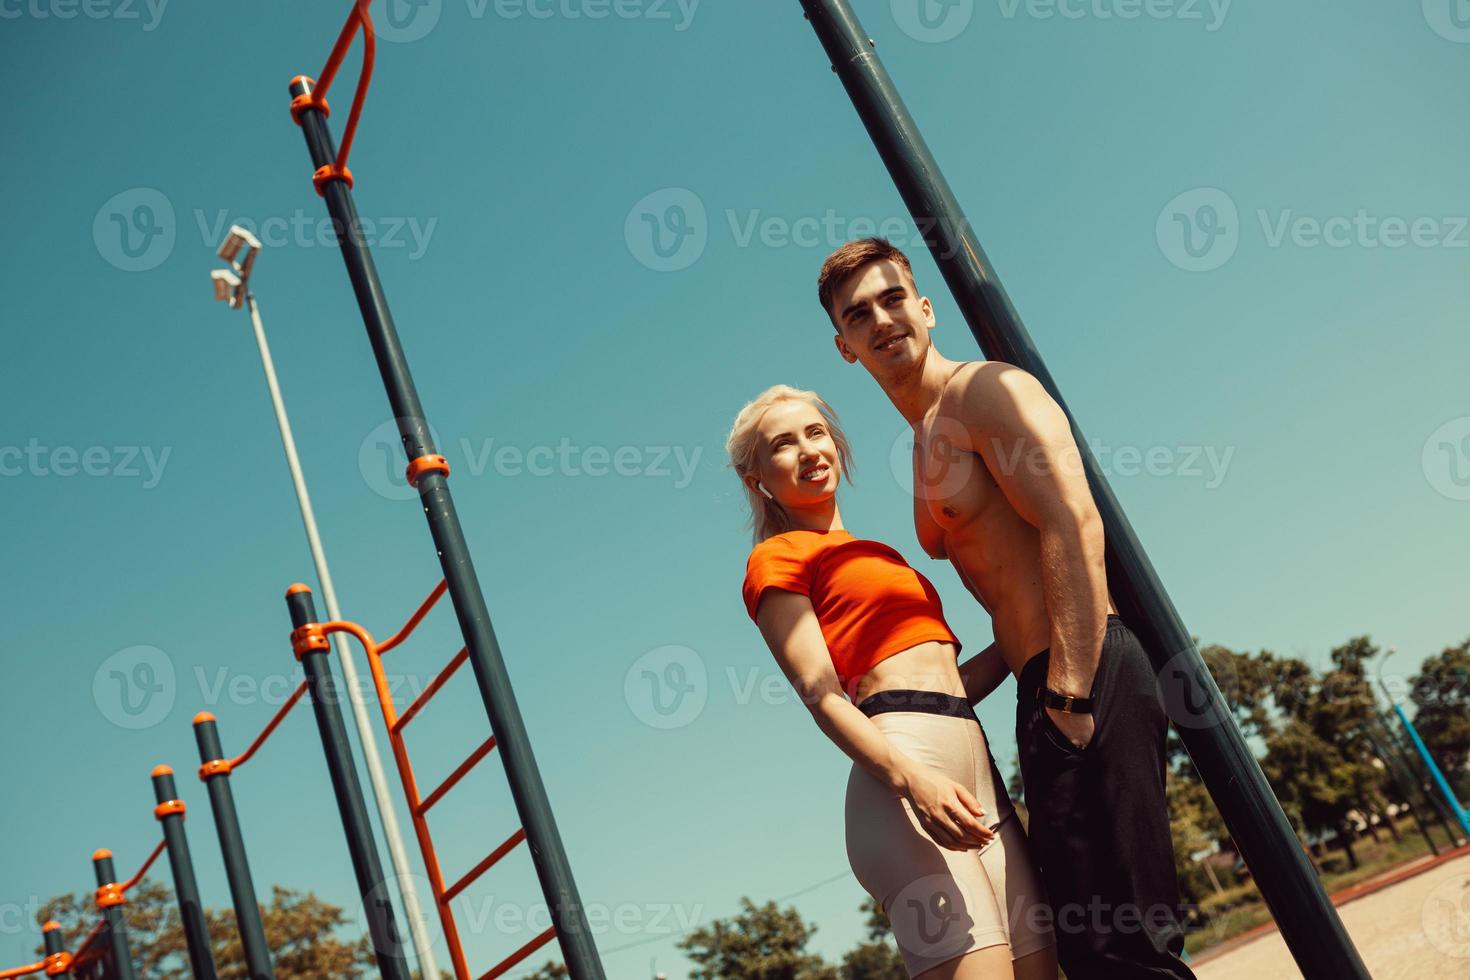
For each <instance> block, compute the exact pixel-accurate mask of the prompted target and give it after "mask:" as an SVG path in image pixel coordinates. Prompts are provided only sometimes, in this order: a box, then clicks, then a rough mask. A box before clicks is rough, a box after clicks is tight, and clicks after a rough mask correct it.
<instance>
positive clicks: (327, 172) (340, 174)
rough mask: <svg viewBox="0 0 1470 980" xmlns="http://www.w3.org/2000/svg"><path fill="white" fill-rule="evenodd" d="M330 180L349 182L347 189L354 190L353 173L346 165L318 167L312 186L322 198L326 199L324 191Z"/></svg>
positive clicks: (331, 164) (312, 179) (334, 164)
mask: <svg viewBox="0 0 1470 980" xmlns="http://www.w3.org/2000/svg"><path fill="white" fill-rule="evenodd" d="M329 180H345V181H347V189H348V190H351V189H352V171H351V170H348V169H347V165H346V164H336V163H329V164H327V165H326V166H322V167H317V168H316V172H315V173H313V174H312V175H311V186H313V187H315V188H316V192H317V194H318V195H319V196H320V197H326V196H327V192H326V190H325V189H324V188H325V187H326V186H327V181H329Z"/></svg>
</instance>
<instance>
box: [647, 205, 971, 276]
mask: <svg viewBox="0 0 1470 980" xmlns="http://www.w3.org/2000/svg"><path fill="white" fill-rule="evenodd" d="M723 217H724V221H723V222H722V224H723V225H724V227H725V228H726V229H727V230H728V232H729V235H730V241H731V243H732V244H734V246H735V247H736V248H750V247H751V246H753V245H758V246H760V247H762V248H772V249H775V248H805V249H823V250H825V251H832V250H834V249H837V248H839V247H840V246H842V245H844V244H846V243H847V242H850V241H853V240H855V239H859V238H872V237H874V236H879V237H882V238H886V239H888V241H890V242H892V243H893V244H894V245H896V246H898V247H899V248H917V247H919V246H923V247H926V248H929V249H931V250H932V249H933V248H934V247H935V246H936V245H941V244H942V245H943V248H941V249H939V257H940V258H949V257H951V256H953V254H954V253H955V252H956V251H957V250H958V249H959V248H960V247H961V246H960V243H961V242H962V241H963V239H964V232H965V229H964V228H956V227H954V226H952V225H951V224H949V223H948V222H946V221H943V220H941V219H939V218H926V219H924V220H923V221H921V222H919V223H917V224H916V223H915V222H914V221H912V220H911V219H909V218H906V217H898V216H892V215H890V216H885V217H881V218H874V217H870V216H865V215H845V214H842V213H840V212H838V211H837V210H835V209H833V208H828V209H826V211H824V212H823V213H822V214H820V215H815V214H808V215H796V216H794V217H793V216H789V215H780V214H769V213H767V212H766V211H764V210H763V209H761V208H744V209H741V208H726V209H725V210H724V212H723ZM718 224H721V223H716V226H715V227H712V225H711V222H710V220H709V212H708V209H707V208H706V207H705V203H704V201H703V200H702V199H701V198H700V197H699V195H698V194H696V193H694V192H693V191H691V190H689V189H688V188H687V187H666V188H664V189H663V190H658V191H654V192H653V193H652V194H649V195H647V196H646V197H644V198H642V199H641V200H639V201H638V203H636V204H634V205H633V207H632V208H631V209H630V210H629V211H628V215H627V217H626V218H625V219H624V222H623V239H624V241H625V242H626V244H627V246H628V253H629V254H630V255H632V256H633V258H634V259H635V260H637V262H638V263H639V264H640V265H642V266H644V267H645V268H647V269H651V270H653V271H654V272H679V271H681V270H683V269H687V268H689V267H690V266H692V265H693V264H694V263H696V262H698V261H699V259H700V257H701V256H703V255H704V252H705V249H706V248H708V246H709V243H710V238H711V236H712V234H713V233H714V231H715V230H716V227H717V226H718Z"/></svg>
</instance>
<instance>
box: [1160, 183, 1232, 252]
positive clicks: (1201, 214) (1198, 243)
mask: <svg viewBox="0 0 1470 980" xmlns="http://www.w3.org/2000/svg"><path fill="white" fill-rule="evenodd" d="M1154 237H1155V239H1156V240H1157V241H1158V243H1159V251H1161V252H1163V253H1164V258H1166V259H1168V260H1169V261H1170V262H1172V263H1173V264H1174V265H1176V266H1178V267H1179V268H1181V269H1183V270H1185V271H1186V272H1209V271H1211V270H1213V269H1218V268H1220V266H1222V265H1224V264H1225V263H1226V262H1229V261H1230V257H1231V256H1233V255H1234V254H1235V249H1236V248H1237V247H1238V246H1239V245H1240V214H1239V212H1237V211H1236V208H1235V202H1234V201H1233V200H1231V198H1230V195H1229V194H1226V193H1225V192H1224V191H1222V190H1220V189H1219V188H1218V187H1196V188H1195V189H1194V190H1189V191H1185V192H1184V193H1182V194H1179V195H1177V196H1176V197H1174V198H1173V199H1172V200H1171V201H1169V203H1168V204H1165V205H1164V209H1163V210H1162V211H1160V212H1159V217H1158V220H1157V221H1156V222H1155V223H1154Z"/></svg>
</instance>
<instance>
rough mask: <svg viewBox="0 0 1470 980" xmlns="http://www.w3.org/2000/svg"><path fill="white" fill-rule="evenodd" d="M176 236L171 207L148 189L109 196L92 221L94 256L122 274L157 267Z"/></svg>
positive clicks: (128, 190)
mask: <svg viewBox="0 0 1470 980" xmlns="http://www.w3.org/2000/svg"><path fill="white" fill-rule="evenodd" d="M176 235H177V227H176V225H175V221H174V206H173V204H172V202H170V201H169V199H168V198H167V197H165V196H164V194H163V192H162V191H159V190H157V189H155V188H152V187H131V188H129V189H127V190H125V191H120V192H118V193H116V194H114V195H112V197H110V198H108V199H107V201H106V202H105V203H104V204H103V205H102V207H100V208H98V209H97V216H96V217H95V218H93V219H92V241H93V243H94V244H96V246H97V254H99V255H101V256H102V258H103V259H105V260H106V261H107V262H108V264H110V265H112V266H114V267H115V268H118V269H121V270H122V271H123V272H147V271H148V270H149V269H156V268H158V266H159V265H161V264H162V263H163V261H164V260H165V259H167V258H168V257H169V254H170V253H172V252H173V250H174V238H175V237H176Z"/></svg>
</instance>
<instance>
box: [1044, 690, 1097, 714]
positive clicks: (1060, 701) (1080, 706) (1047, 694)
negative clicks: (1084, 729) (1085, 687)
mask: <svg viewBox="0 0 1470 980" xmlns="http://www.w3.org/2000/svg"><path fill="white" fill-rule="evenodd" d="M1036 697H1037V699H1038V700H1040V701H1041V703H1042V704H1044V705H1046V706H1047V707H1048V708H1055V709H1057V710H1058V711H1063V712H1066V713H1067V714H1069V715H1090V714H1092V698H1082V697H1077V696H1076V695H1074V694H1062V693H1059V692H1057V691H1053V690H1052V689H1051V688H1049V687H1041V688H1037V690H1036Z"/></svg>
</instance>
